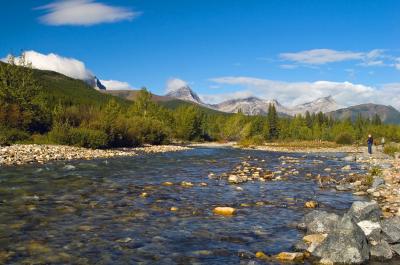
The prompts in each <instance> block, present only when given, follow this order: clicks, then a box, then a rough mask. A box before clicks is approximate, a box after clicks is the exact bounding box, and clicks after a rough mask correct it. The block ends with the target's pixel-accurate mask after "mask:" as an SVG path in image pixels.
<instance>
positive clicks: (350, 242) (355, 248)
mask: <svg viewBox="0 0 400 265" xmlns="http://www.w3.org/2000/svg"><path fill="white" fill-rule="evenodd" d="M313 254H314V255H315V256H317V257H319V258H322V259H326V260H330V261H332V262H333V263H339V264H362V263H363V262H365V261H367V260H368V259H369V247H368V244H367V238H366V237H365V235H364V232H363V231H362V230H361V228H360V227H358V226H357V224H356V223H354V222H353V220H352V218H351V217H350V216H349V215H347V214H345V215H344V216H343V217H342V218H341V219H340V220H339V222H338V223H337V225H336V228H335V230H334V231H332V232H331V233H330V234H329V235H328V237H327V238H326V239H325V240H324V241H323V242H322V244H321V245H320V246H318V247H317V248H316V249H315V251H314V253H313Z"/></svg>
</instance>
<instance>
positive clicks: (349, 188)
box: [335, 183, 353, 191]
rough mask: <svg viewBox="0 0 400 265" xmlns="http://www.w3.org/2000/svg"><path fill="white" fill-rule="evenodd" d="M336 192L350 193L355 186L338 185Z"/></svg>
mask: <svg viewBox="0 0 400 265" xmlns="http://www.w3.org/2000/svg"><path fill="white" fill-rule="evenodd" d="M335 188H336V190H338V191H350V190H352V189H353V186H352V185H351V184H349V183H346V184H340V185H336V187H335Z"/></svg>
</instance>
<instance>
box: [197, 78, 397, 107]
mask: <svg viewBox="0 0 400 265" xmlns="http://www.w3.org/2000/svg"><path fill="white" fill-rule="evenodd" d="M211 81H212V82H215V83H217V84H220V85H232V86H235V87H238V86H239V87H241V88H242V90H241V91H238V92H235V93H226V94H222V93H221V94H214V95H202V97H203V98H204V99H208V100H210V101H212V102H213V103H216V102H219V101H220V100H221V101H222V100H223V99H226V98H232V95H235V94H240V93H242V94H243V95H244V97H248V96H257V97H260V98H264V99H277V100H278V101H279V102H281V103H283V104H285V105H288V106H294V105H296V104H301V103H304V102H309V101H312V100H315V99H316V98H319V97H325V96H329V95H332V96H333V97H334V99H335V100H336V101H337V102H338V103H339V104H340V105H343V106H351V105H357V104H362V103H369V102H372V103H378V104H385V105H392V106H394V107H396V108H400V84H397V83H396V84H390V85H382V86H380V87H371V86H366V85H362V84H353V83H351V82H347V81H346V82H332V81H315V82H284V81H276V80H269V79H261V78H253V77H245V76H238V77H232V76H227V77H219V78H213V79H211Z"/></svg>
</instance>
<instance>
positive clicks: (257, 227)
mask: <svg viewBox="0 0 400 265" xmlns="http://www.w3.org/2000/svg"><path fill="white" fill-rule="evenodd" d="M281 156H291V157H296V158H297V159H299V161H300V162H299V163H293V164H286V165H282V161H281V160H280V159H279V158H280V157H281ZM341 156H343V155H342V154H325V155H323V154H319V155H318V154H284V153H271V152H265V151H254V150H239V149H231V148H195V149H192V150H189V151H184V152H177V153H165V154H153V155H144V156H142V157H129V158H113V159H107V160H104V159H103V160H92V161H72V162H71V161H69V162H52V163H49V164H46V165H27V166H19V167H5V168H0V212H1V215H0V263H1V259H2V255H3V261H4V262H6V263H8V264H47V263H50V264H138V263H139V264H257V262H259V261H257V260H256V259H255V257H254V254H255V253H256V252H257V251H263V252H265V253H268V254H276V253H279V252H281V251H291V250H292V246H293V245H294V243H295V242H297V241H298V240H299V239H301V237H302V236H303V234H302V232H301V231H299V230H297V229H296V227H295V223H296V222H297V221H299V220H300V219H301V217H302V216H303V215H304V214H306V213H307V212H308V211H310V210H309V209H306V208H304V203H305V202H306V201H309V200H316V201H318V202H319V204H320V208H321V209H323V210H326V211H331V212H337V213H343V212H344V211H346V210H347V209H348V208H349V207H350V205H351V203H352V202H353V201H354V200H363V198H360V197H356V196H353V195H352V194H351V193H346V192H336V191H335V190H334V189H320V188H319V187H318V185H317V184H316V183H315V181H314V180H313V179H311V178H307V177H306V174H307V173H312V174H313V175H315V174H325V175H326V174H327V173H326V172H325V171H324V169H325V168H327V167H329V168H331V169H332V172H338V173H339V174H342V171H341V170H340V169H341V168H342V167H343V166H344V165H347V164H349V163H348V162H346V163H345V162H342V161H341V160H340V159H338V158H339V157H341ZM242 161H249V162H251V163H252V164H254V165H256V166H258V167H262V168H264V169H268V170H272V171H277V170H281V168H282V167H290V168H295V169H296V170H298V171H299V174H298V175H290V176H289V177H288V178H287V179H283V180H282V181H266V182H261V181H254V182H246V183H243V184H240V185H229V184H228V183H227V181H226V179H225V178H219V177H218V176H219V175H221V174H222V173H225V172H229V171H231V170H232V169H233V168H235V167H236V166H237V165H238V164H239V163H241V162H242ZM316 161H317V162H318V161H320V162H319V163H316ZM350 165H351V166H352V171H351V172H355V173H359V172H362V170H361V168H360V167H359V165H357V164H350ZM211 172H212V173H214V174H215V175H216V177H212V178H210V177H209V176H208V175H209V174H210V173H211ZM346 174H348V173H346ZM182 181H186V182H191V183H192V184H193V186H192V187H184V186H182V185H180V183H181V182H182ZM164 182H171V183H172V185H171V183H170V184H169V185H163V183H164ZM237 187H241V188H242V189H237ZM216 206H230V207H234V208H236V209H237V213H236V214H235V215H234V216H232V217H223V216H218V215H214V214H213V212H212V210H213V208H214V207H216ZM171 209H172V210H171ZM260 264H265V263H263V262H261V261H260ZM269 264H275V263H274V262H272V263H269ZM371 264H372V263H371ZM374 264H379V263H374ZM382 264H387V263H382Z"/></svg>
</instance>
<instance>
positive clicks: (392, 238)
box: [381, 216, 400, 244]
mask: <svg viewBox="0 0 400 265" xmlns="http://www.w3.org/2000/svg"><path fill="white" fill-rule="evenodd" d="M381 226H382V234H383V237H384V238H385V239H386V241H387V242H389V243H391V244H392V243H400V216H396V217H392V218H389V219H385V220H383V221H382V223H381Z"/></svg>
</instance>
